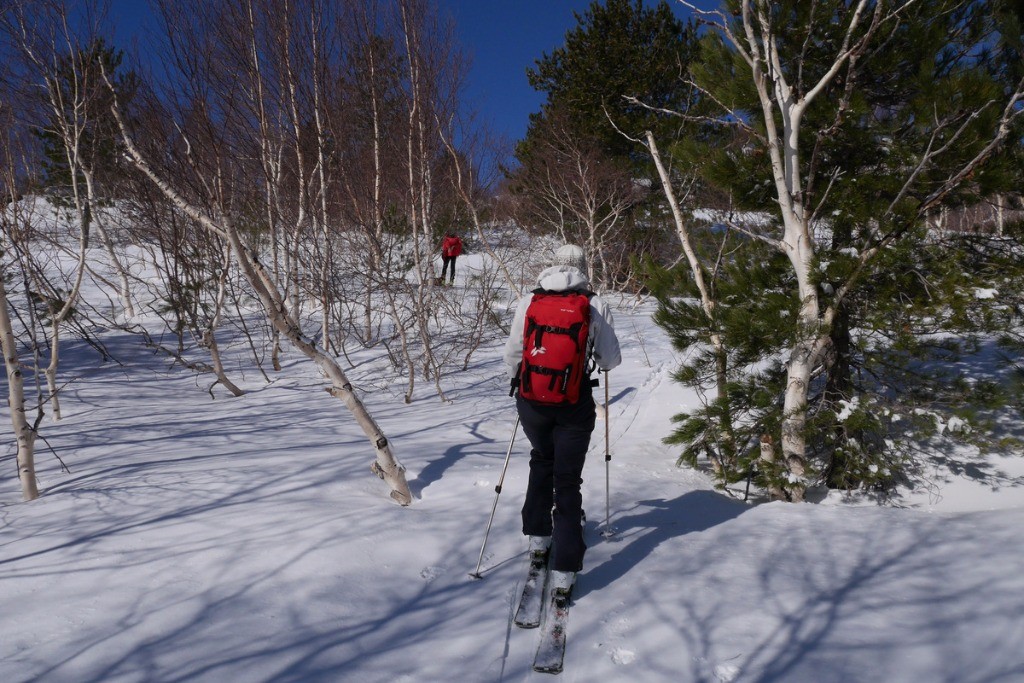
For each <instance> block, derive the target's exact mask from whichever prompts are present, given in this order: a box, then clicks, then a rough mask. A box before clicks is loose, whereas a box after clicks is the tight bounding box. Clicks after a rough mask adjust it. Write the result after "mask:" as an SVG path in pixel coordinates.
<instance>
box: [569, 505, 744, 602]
mask: <svg viewBox="0 0 1024 683" xmlns="http://www.w3.org/2000/svg"><path fill="white" fill-rule="evenodd" d="M749 509H750V507H749V506H747V505H744V504H743V503H740V502H738V501H735V500H732V499H731V498H727V497H726V496H723V495H722V494H719V493H715V492H714V491H690V492H688V493H685V494H683V495H681V496H679V497H678V498H674V499H672V500H665V499H658V500H641V501H637V503H636V505H635V506H634V507H633V508H632V509H631V510H629V511H627V512H626V513H624V514H620V515H617V516H615V517H613V518H612V527H613V528H614V529H615V530H616V531H615V535H614V536H613V537H611V539H610V540H611V542H613V543H615V544H616V545H615V547H616V550H615V552H613V553H612V555H611V557H610V558H608V559H607V560H605V561H604V562H602V563H601V564H599V565H597V566H594V567H585V569H584V574H583V576H584V577H585V579H584V580H582V581H580V583H579V585H578V588H577V597H582V596H583V595H585V594H587V593H589V592H591V591H599V590H601V589H603V588H606V587H607V586H609V585H611V584H612V583H614V582H615V581H618V580H619V579H621V578H622V577H623V576H625V575H626V574H628V573H629V571H630V570H631V569H633V568H634V567H636V566H637V565H639V564H641V563H642V562H643V561H644V559H645V558H647V556H649V555H650V554H651V553H652V552H653V551H654V550H655V549H656V548H657V547H658V546H659V545H661V544H662V543H664V542H665V541H668V540H670V539H673V538H676V537H679V536H685V535H686V534H691V533H697V532H701V531H706V530H707V529H710V528H712V527H714V526H717V525H719V524H722V523H723V522H727V521H729V520H731V519H735V518H736V517H739V516H740V515H741V514H742V513H743V512H745V511H747V510H749ZM594 554H595V553H593V552H592V551H591V557H593V555H594Z"/></svg>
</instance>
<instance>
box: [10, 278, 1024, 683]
mask: <svg viewBox="0 0 1024 683" xmlns="http://www.w3.org/2000/svg"><path fill="white" fill-rule="evenodd" d="M472 265H473V259H472V258H464V259H462V260H460V262H459V266H460V269H462V270H461V271H460V277H464V276H465V273H466V269H467V268H468V267H469V266H472ZM611 300H612V301H613V303H619V304H620V306H619V308H618V310H617V314H616V315H617V318H616V327H617V329H618V332H619V335H620V338H621V340H622V342H623V356H624V359H625V360H624V363H623V365H622V367H621V368H620V369H618V370H616V371H614V372H613V373H611V385H610V394H611V397H612V404H611V408H610V411H609V415H610V423H609V424H610V444H609V445H610V451H611V453H612V460H611V464H610V467H609V468H608V471H609V473H610V491H611V497H610V510H611V521H612V526H613V527H614V529H615V534H614V535H613V536H612V537H611V538H604V537H602V535H601V534H600V531H601V526H602V525H603V523H604V518H605V513H606V509H605V481H606V479H605V474H606V470H605V463H604V457H603V455H604V450H605V440H604V431H603V423H601V422H599V423H598V429H597V431H595V435H594V439H593V442H592V447H591V457H590V459H589V461H588V464H587V467H586V469H585V472H584V478H585V483H584V504H585V506H586V508H587V511H588V516H589V521H588V524H587V539H588V542H589V543H590V550H589V551H588V553H587V557H586V562H585V564H586V567H585V570H584V572H583V573H582V574H581V575H580V578H579V583H578V586H577V591H576V595H575V603H574V606H573V608H572V613H571V616H570V624H569V631H568V649H567V655H566V662H565V671H564V672H563V673H562V674H561V676H560V677H561V679H562V680H565V681H579V682H586V683H590V682H594V681H604V682H613V681H627V680H628V681H644V682H647V681H652V682H659V681H709V682H712V683H714V682H716V681H736V682H739V681H787V682H788V681H830V682H831V681H858V682H859V681H885V682H887V683H892V682H896V681H907V682H923V681H929V682H931V681H947V682H949V683H953V682H956V683H964V682H972V681H976V682H979V683H980V682H982V681H985V682H995V681H1019V680H1024V647H1021V645H1022V643H1024V617H1022V616H1021V615H1024V572H1022V571H1021V567H1024V542H1022V532H1021V529H1024V463H1022V460H1021V458H1019V457H1009V456H1000V455H998V454H996V455H992V456H989V457H986V458H980V456H976V457H975V458H974V460H970V461H968V460H957V458H959V457H961V456H960V455H959V454H960V453H961V452H960V451H959V450H954V449H953V448H952V447H950V451H949V456H948V458H947V455H946V454H944V453H942V452H936V454H935V455H936V464H935V466H934V467H935V468H934V469H929V471H928V475H929V481H930V484H931V485H930V486H927V487H919V488H918V489H916V490H915V491H913V492H906V494H905V495H904V497H903V498H901V499H899V505H898V506H887V507H878V506H875V505H870V504H866V503H865V501H863V500H856V499H854V500H846V499H844V497H842V496H837V495H831V496H829V497H827V498H826V499H825V500H824V502H823V503H821V504H801V505H790V504H783V503H771V504H762V505H750V504H744V503H742V502H740V501H738V500H736V499H734V498H731V497H729V496H727V495H724V494H722V493H719V492H716V491H714V490H713V489H712V487H711V485H710V483H709V480H708V479H707V478H706V477H705V476H704V475H702V474H700V473H698V472H694V471H692V470H688V469H680V468H677V467H676V466H675V465H674V461H675V453H674V452H673V450H672V449H671V448H669V447H667V446H665V445H664V444H663V443H662V442H661V439H662V437H664V436H665V435H666V434H667V433H668V432H669V431H670V428H671V425H670V421H669V418H670V416H671V415H673V414H674V413H676V412H678V411H680V410H681V409H683V408H685V407H687V406H691V405H693V402H694V401H695V400H696V397H695V396H694V395H692V394H690V393H688V392H687V391H686V390H685V389H683V388H682V387H680V386H678V385H676V384H674V383H673V382H672V381H671V380H670V379H669V373H670V372H671V371H672V369H673V368H674V367H675V366H676V365H677V364H678V360H679V359H678V358H677V354H676V353H675V352H674V351H673V350H672V349H671V348H670V346H669V345H668V342H667V340H666V339H665V337H664V335H663V334H662V333H661V332H660V331H659V330H658V329H657V328H656V327H655V326H654V325H653V324H652V322H651V320H650V315H651V312H652V309H651V307H650V305H649V304H647V305H643V306H640V307H637V308H635V309H633V308H629V307H628V306H626V305H625V304H623V303H622V302H618V300H617V299H616V298H615V297H611ZM103 340H104V342H105V343H106V344H107V345H108V347H109V348H110V349H111V350H112V352H113V353H114V355H115V356H116V358H117V360H118V361H119V362H118V363H114V362H109V363H106V364H102V365H101V364H99V363H98V362H96V361H95V357H94V355H91V352H90V351H89V350H88V349H87V348H85V347H84V346H82V345H77V344H69V346H68V347H67V349H68V350H67V352H66V355H65V357H64V364H65V365H64V367H65V368H67V370H66V371H65V372H66V375H65V379H70V380H72V381H71V383H70V385H69V386H68V387H67V388H66V389H65V393H64V396H63V403H62V407H63V411H64V416H65V419H64V420H63V421H62V422H60V423H58V424H53V423H50V422H47V423H45V424H44V426H43V435H44V436H45V437H46V439H47V442H48V443H49V445H50V446H52V447H53V449H55V450H56V452H57V453H58V454H59V455H60V456H61V458H63V460H64V461H65V462H66V463H67V464H68V465H69V466H70V468H71V472H70V473H66V472H61V471H60V468H59V464H58V462H57V460H56V459H55V458H54V457H53V456H52V455H51V454H50V453H49V452H48V451H47V447H46V444H43V443H40V444H39V452H38V454H37V459H38V460H37V461H38V467H39V479H40V484H41V490H42V492H43V495H42V497H41V498H40V499H38V500H37V501H34V502H31V503H22V502H21V501H20V492H19V489H18V483H17V479H16V476H15V472H14V464H13V457H12V453H13V447H12V445H11V440H10V438H8V439H7V444H8V445H7V447H6V454H5V460H4V462H5V463H7V466H6V468H5V470H6V472H7V476H5V477H4V478H3V479H2V480H0V523H2V526H0V681H4V682H11V683H13V682H21V681H41V682H64V681H66V682H69V683H71V682H74V683H84V682H93V681H95V682H99V681H103V682H108V681H119V682H120V681H123V682H127V681H139V682H141V681H147V682H149V681H211V682H213V681H216V682H218V683H219V682H223V681H247V682H248V681H324V682H326V681H351V682H353V683H355V682H358V683H372V682H374V681H380V682H387V683H431V682H434V681H471V682H472V681H486V682H494V681H528V680H534V681H541V680H551V678H550V676H549V675H548V674H541V673H534V672H533V671H532V670H531V667H530V665H531V660H532V656H533V651H534V648H535V647H536V643H537V637H538V632H537V631H536V630H520V629H517V628H515V627H514V626H511V625H510V622H511V613H512V611H513V609H514V607H515V601H516V598H517V596H518V592H519V590H520V588H521V583H522V580H523V578H524V574H525V570H526V556H525V549H526V543H525V540H524V538H523V537H522V536H521V534H520V532H519V507H520V505H521V502H522V495H523V492H524V488H525V482H526V475H527V452H528V448H527V445H526V442H525V439H524V437H523V436H522V435H521V434H520V435H519V437H518V438H517V440H516V443H515V446H514V449H513V455H512V458H511V463H510V465H509V468H508V472H507V475H506V477H505V481H504V488H503V491H502V493H501V495H500V497H499V499H498V505H497V512H496V515H495V519H494V526H493V529H492V531H491V534H490V538H489V541H488V544H487V548H486V554H485V555H484V559H483V578H482V579H481V580H473V579H471V578H470V577H469V573H470V572H471V571H473V570H474V569H475V568H476V564H477V559H478V556H479V552H480V548H481V543H482V542H483V535H484V528H485V525H486V522H487V518H488V514H489V513H490V510H491V506H492V504H493V502H494V497H495V485H496V484H497V482H498V480H499V477H500V476H501V472H502V464H503V462H504V459H505V453H506V449H507V447H508V443H509V439H510V436H511V430H512V426H513V424H514V420H515V412H514V406H513V403H512V401H511V399H509V398H508V396H507V385H506V383H505V381H504V380H503V379H502V370H501V367H500V360H499V356H500V348H499V345H498V344H491V345H489V346H488V347H487V348H485V349H482V350H481V351H480V352H479V353H478V354H477V355H475V356H474V362H473V364H472V366H471V367H470V368H469V370H468V371H467V372H457V371H455V372H452V373H451V374H450V375H449V376H448V377H447V378H446V382H447V383H446V387H448V388H449V391H448V396H449V398H450V399H451V402H450V403H442V402H440V401H439V400H438V399H437V398H436V396H432V395H429V393H428V389H426V388H425V386H424V385H422V384H421V387H423V388H422V389H421V392H420V393H419V394H418V397H417V399H416V400H415V401H414V402H413V403H412V404H411V405H406V404H405V403H404V402H403V401H402V391H403V389H404V384H402V383H400V382H399V383H398V385H396V386H395V387H394V389H393V390H387V389H385V390H383V391H381V390H377V391H374V392H373V393H367V394H366V395H365V396H364V399H365V400H366V402H367V404H368V406H369V407H370V410H371V411H372V413H373V414H374V416H375V417H376V418H377V419H378V421H379V422H380V424H381V426H382V428H383V429H384V431H385V433H386V434H387V435H388V436H389V438H390V439H391V441H392V443H393V445H394V447H395V450H396V453H397V455H398V457H399V458H400V459H401V460H402V461H403V463H404V464H405V465H406V467H407V468H408V472H409V479H410V484H411V487H412V489H413V492H414V494H415V500H414V502H413V504H412V506H410V507H408V508H401V507H399V506H397V505H395V504H394V503H393V502H391V501H390V500H389V499H388V497H387V495H386V494H387V491H386V488H385V487H384V485H383V483H382V482H380V481H379V480H377V479H376V478H374V477H373V476H372V475H371V474H370V471H369V464H370V459H371V451H370V448H369V447H368V445H367V443H366V441H365V437H364V436H363V435H362V433H361V432H360V430H359V429H358V427H357V426H356V425H355V424H354V422H353V420H352V419H351V418H350V416H349V415H348V414H347V413H346V412H345V410H344V408H343V406H342V404H341V403H340V402H339V401H337V400H336V399H333V398H331V397H330V396H328V395H327V394H326V393H325V392H324V391H322V390H321V387H322V386H323V383H322V380H320V379H319V378H318V377H317V376H316V372H315V369H314V368H313V367H312V365H311V364H310V363H308V362H306V361H304V360H302V359H300V358H299V357H298V356H297V354H294V353H293V354H290V355H289V356H288V357H287V359H286V360H287V365H286V367H285V369H284V371H283V372H281V373H279V374H276V375H275V376H274V382H273V383H272V384H269V385H268V384H265V383H264V382H263V381H262V378H261V377H260V375H259V374H258V373H257V372H255V371H252V370H248V371H246V372H245V373H244V375H242V374H240V373H239V370H238V368H237V367H235V368H229V370H231V371H232V372H233V375H232V378H233V379H234V380H235V381H236V382H238V383H240V384H241V385H242V386H243V387H244V388H245V389H246V390H247V391H248V393H247V394H246V395H245V396H243V397H241V398H230V397H228V396H227V395H226V394H225V393H223V392H222V393H217V394H216V395H217V398H216V400H211V397H210V395H209V394H208V393H207V385H208V383H209V379H208V377H200V378H198V379H197V377H196V376H195V375H193V374H191V373H189V372H187V371H184V370H182V369H180V368H171V367H170V366H169V364H168V361H167V359H166V357H164V356H160V355H154V354H153V353H152V352H151V351H148V350H146V349H144V348H143V347H142V346H141V344H140V343H139V340H138V339H137V338H133V337H130V336H128V335H125V334H122V333H117V332H113V331H110V332H107V333H105V334H104V336H103ZM353 359H354V360H355V361H356V367H355V368H353V369H352V370H351V379H352V380H353V381H354V383H355V384H356V385H357V386H370V385H371V384H372V385H374V386H376V385H379V384H380V381H379V380H380V373H381V372H382V366H381V365H380V364H379V363H378V362H377V361H375V360H373V359H372V357H371V356H370V355H369V354H365V353H364V354H359V353H356V354H355V355H354V356H353ZM86 360H88V362H85V361H86ZM0 388H2V389H3V390H4V391H5V390H6V388H5V387H0ZM599 391H600V392H601V394H602V396H603V389H602V390H599ZM0 419H2V420H3V421H4V424H9V422H8V418H7V415H6V414H3V415H0ZM962 457H966V456H962ZM943 458H947V459H946V461H945V462H944V463H943Z"/></svg>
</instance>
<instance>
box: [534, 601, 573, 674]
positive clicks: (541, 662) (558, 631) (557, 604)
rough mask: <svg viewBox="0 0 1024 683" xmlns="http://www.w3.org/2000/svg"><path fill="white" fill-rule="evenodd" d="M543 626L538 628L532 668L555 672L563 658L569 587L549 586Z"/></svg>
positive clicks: (559, 667) (567, 618)
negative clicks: (538, 637)
mask: <svg viewBox="0 0 1024 683" xmlns="http://www.w3.org/2000/svg"><path fill="white" fill-rule="evenodd" d="M549 592H550V598H549V600H548V609H547V613H546V614H545V615H544V626H543V628H541V630H540V645H538V646H537V654H536V656H534V658H533V670H534V671H540V672H542V673H549V674H557V673H560V672H561V671H562V661H563V660H564V659H565V627H566V624H567V622H568V621H569V593H570V589H568V588H566V589H563V588H551V590H550V591H549Z"/></svg>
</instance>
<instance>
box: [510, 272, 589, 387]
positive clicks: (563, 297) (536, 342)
mask: <svg viewBox="0 0 1024 683" xmlns="http://www.w3.org/2000/svg"><path fill="white" fill-rule="evenodd" d="M591 296H592V293H591V292H576V291H568V292H553V291H548V290H543V289H538V290H534V292H533V299H532V300H531V301H530V305H529V307H528V308H527V309H526V323H525V324H524V326H523V359H522V362H521V363H520V364H519V378H518V379H519V395H520V396H522V397H523V398H525V399H527V400H530V401H534V402H535V403H543V404H547V405H559V404H569V403H576V402H577V401H578V400H579V398H580V386H581V385H582V383H583V376H584V374H586V366H587V352H588V349H587V339H588V337H589V335H590V297H591Z"/></svg>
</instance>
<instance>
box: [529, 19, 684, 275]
mask: <svg viewBox="0 0 1024 683" xmlns="http://www.w3.org/2000/svg"><path fill="white" fill-rule="evenodd" d="M575 17H576V21H577V26H576V27H575V28H573V29H572V30H570V31H569V32H568V33H567V34H566V37H565V43H564V44H563V45H562V46H561V47H559V48H557V49H556V50H554V51H552V52H551V53H550V54H545V55H543V56H542V57H541V59H539V60H537V63H536V66H535V67H534V68H532V69H530V70H528V72H527V73H528V77H529V80H530V83H531V85H532V86H533V87H534V88H535V89H537V90H539V91H541V92H543V93H545V94H546V95H547V100H546V102H545V103H544V105H543V106H542V108H541V111H539V112H537V113H535V114H533V115H531V117H530V124H529V127H528V129H527V133H526V137H525V138H524V139H523V140H522V141H521V142H520V143H519V144H518V145H517V148H516V161H517V166H516V168H515V170H514V171H512V172H510V174H509V175H510V180H511V183H510V190H511V191H512V192H513V193H514V194H517V195H518V196H519V198H520V204H525V205H526V206H527V207H528V210H527V211H526V212H525V213H526V215H525V216H522V217H521V220H523V221H524V222H527V223H533V224H534V225H535V226H543V225H545V224H546V225H552V224H560V225H562V224H567V225H565V227H563V228H561V229H560V232H561V233H563V234H579V235H581V236H583V235H588V234H592V233H593V230H592V229H588V227H587V226H586V225H584V223H586V221H581V220H579V219H577V218H569V219H565V218H563V216H562V215H560V214H559V213H558V209H552V208H551V207H550V206H549V204H548V203H546V202H544V201H543V199H541V198H539V197H538V196H537V193H536V192H535V191H534V189H533V188H536V187H537V186H538V184H539V183H543V182H544V180H545V179H546V178H548V177H551V176H552V175H555V174H564V169H563V168H560V167H559V165H558V164H557V163H555V164H554V165H553V161H554V160H555V159H563V160H564V159H570V158H572V157H580V156H583V157H585V158H586V162H585V163H583V162H581V161H580V159H579V158H577V160H576V161H574V162H571V163H569V164H568V165H569V166H575V167H583V166H586V167H587V169H588V170H592V169H595V168H598V167H600V168H601V169H603V170H602V171H601V172H600V173H599V174H598V175H600V176H601V177H602V178H605V179H606V178H607V177H608V176H609V175H615V176H622V177H625V178H626V179H627V181H629V182H632V183H633V184H634V185H635V187H634V194H636V195H637V196H636V197H635V198H634V199H633V200H631V201H630V202H628V203H629V205H630V206H629V209H628V210H626V211H624V212H623V213H622V214H621V216H615V221H614V223H615V225H614V228H613V230H612V231H611V232H610V235H609V239H608V240H607V241H606V243H605V244H603V246H602V248H601V249H600V250H599V252H598V253H589V254H588V255H589V257H590V259H589V260H590V262H592V263H594V264H601V265H602V266H603V267H604V268H605V269H606V270H607V272H602V273H601V278H602V280H603V281H604V282H617V283H618V284H619V285H620V286H621V285H623V284H625V283H627V282H629V281H631V280H632V265H631V263H630V260H629V257H630V255H633V254H638V253H651V252H657V253H664V252H665V249H666V248H665V245H669V247H671V245H672V244H673V241H672V240H666V239H664V233H663V229H662V228H663V227H664V224H665V221H664V220H663V216H664V215H665V213H666V211H665V209H664V208H663V202H661V201H659V200H658V197H657V195H656V194H653V193H646V194H647V195H648V197H646V199H645V198H644V197H642V196H641V195H643V194H645V190H644V188H645V187H646V186H647V185H648V184H649V182H650V181H651V180H652V179H654V178H655V177H656V176H655V174H654V170H653V166H652V165H651V162H650V158H649V157H648V156H647V155H646V154H643V153H642V150H640V149H639V148H638V147H637V146H636V145H635V144H634V143H633V142H632V141H631V140H630V139H629V138H628V137H627V135H628V136H639V135H642V134H643V131H645V130H647V129H649V128H651V127H655V128H657V129H659V130H660V129H663V128H670V127H671V126H672V125H673V124H672V123H671V122H667V121H665V120H664V118H663V117H660V116H659V115H657V114H656V113H654V112H653V111H652V110H651V109H650V108H648V107H649V106H655V107H669V108H685V106H686V100H687V98H688V93H689V92H690V88H689V87H688V86H687V85H686V84H685V82H684V81H683V80H682V75H683V74H684V73H685V70H686V66H687V64H688V63H689V61H690V60H691V59H692V58H693V56H694V54H695V51H696V45H697V36H696V30H695V28H694V27H693V26H686V25H684V24H683V23H682V22H680V21H679V19H678V18H677V17H676V16H675V15H674V14H673V12H672V9H671V7H670V6H669V4H668V3H667V2H665V1H664V0H662V1H661V2H659V3H658V4H657V5H656V6H654V7H648V6H645V4H644V3H643V2H642V1H641V0H606V1H604V2H599V1H595V2H593V3H592V4H591V5H590V7H589V8H588V9H587V10H586V11H585V12H583V13H582V14H579V13H577V14H576V15H575ZM627 98H642V100H643V102H644V104H643V105H641V104H639V103H638V102H637V101H635V100H631V99H627ZM645 105H646V106H645ZM604 187H605V191H607V192H608V193H610V194H621V192H622V189H621V183H620V182H619V181H615V182H608V183H605V184H604ZM593 190H594V186H593V185H590V186H589V187H588V188H587V190H586V192H591V193H592V192H593ZM594 201H595V199H594V197H593V196H591V197H580V198H579V200H578V202H573V203H592V202H594ZM597 203H598V204H603V205H604V207H605V209H603V210H604V211H606V212H607V213H605V214H604V216H602V218H603V217H607V216H608V215H609V214H610V213H611V212H613V211H616V210H617V208H618V207H619V206H620V205H621V203H620V202H618V201H615V200H607V199H605V200H599V201H598V202H597ZM611 207H616V208H614V209H613V208H611ZM541 214H543V216H544V217H542V218H538V216H539V215H541ZM597 220H600V218H599V219H597ZM592 222H593V221H591V223H592ZM531 227H533V226H531ZM583 241H584V242H586V241H587V240H583ZM584 246H587V245H586V244H584ZM587 248H588V251H591V248H590V247H589V246H587ZM677 251H678V250H677V249H670V251H669V253H668V254H664V258H663V260H670V259H671V257H674V256H675V254H676V253H677Z"/></svg>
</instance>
